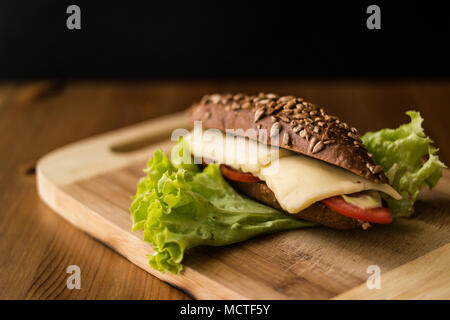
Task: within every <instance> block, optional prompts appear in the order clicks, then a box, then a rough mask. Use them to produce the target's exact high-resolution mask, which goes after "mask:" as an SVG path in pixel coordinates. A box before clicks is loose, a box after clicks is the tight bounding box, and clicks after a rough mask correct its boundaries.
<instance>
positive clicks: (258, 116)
mask: <svg viewBox="0 0 450 320" xmlns="http://www.w3.org/2000/svg"><path fill="white" fill-rule="evenodd" d="M263 115H264V109H263V108H260V109H257V110H256V112H255V122H258V121H259V119H261V118H262V116H263Z"/></svg>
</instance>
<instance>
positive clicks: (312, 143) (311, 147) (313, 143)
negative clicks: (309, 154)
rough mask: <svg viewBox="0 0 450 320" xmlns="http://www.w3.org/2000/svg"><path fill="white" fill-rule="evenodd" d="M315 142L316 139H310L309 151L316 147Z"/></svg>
mask: <svg viewBox="0 0 450 320" xmlns="http://www.w3.org/2000/svg"><path fill="white" fill-rule="evenodd" d="M316 142H317V138H316V137H312V138H311V141H310V142H309V151H311V150H312V149H313V148H314V146H315V145H316Z"/></svg>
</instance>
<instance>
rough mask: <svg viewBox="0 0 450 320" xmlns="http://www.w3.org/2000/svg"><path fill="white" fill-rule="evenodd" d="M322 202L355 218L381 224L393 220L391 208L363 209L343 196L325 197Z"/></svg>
mask: <svg viewBox="0 0 450 320" xmlns="http://www.w3.org/2000/svg"><path fill="white" fill-rule="evenodd" d="M321 202H322V203H323V204H325V205H326V206H327V207H329V208H330V209H332V210H334V211H336V212H339V213H340V214H342V215H344V216H347V217H350V218H353V219H359V220H363V221H368V222H374V223H381V224H386V223H391V222H392V217H391V210H390V209H389V208H385V207H379V208H372V209H362V208H359V207H357V206H354V205H352V204H350V203H348V202H346V201H345V200H344V199H343V198H342V197H341V196H336V197H331V198H328V199H324V200H322V201H321Z"/></svg>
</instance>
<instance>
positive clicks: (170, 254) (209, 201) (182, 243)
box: [130, 140, 315, 273]
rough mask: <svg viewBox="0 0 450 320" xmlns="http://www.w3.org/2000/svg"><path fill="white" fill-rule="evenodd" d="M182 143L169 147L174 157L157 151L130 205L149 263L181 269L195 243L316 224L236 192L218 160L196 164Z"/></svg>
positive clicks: (240, 238)
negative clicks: (146, 245)
mask: <svg viewBox="0 0 450 320" xmlns="http://www.w3.org/2000/svg"><path fill="white" fill-rule="evenodd" d="M182 144H183V140H181V141H180V142H178V144H177V145H175V147H174V148H173V149H172V152H171V154H172V161H170V160H169V159H168V158H167V156H166V155H165V154H164V153H163V152H162V151H161V150H157V151H155V153H154V156H153V158H152V159H150V160H149V161H148V164H147V168H146V169H145V170H144V171H145V172H146V176H145V177H143V178H141V180H140V181H139V183H138V187H137V192H136V195H135V197H134V201H133V203H132V205H131V208H130V211H131V214H132V217H133V231H134V230H140V229H143V230H144V240H145V241H147V242H149V243H150V244H151V245H152V246H153V250H154V254H153V255H150V256H149V263H150V266H151V267H153V268H154V269H157V270H159V271H161V272H166V271H170V272H173V273H179V272H180V271H181V269H182V264H181V263H182V260H183V256H184V253H185V251H186V250H187V249H189V248H192V247H195V246H200V245H209V246H222V245H228V244H231V243H235V242H239V241H244V240H246V239H249V238H251V237H254V236H257V235H261V234H267V233H271V232H275V231H279V230H286V229H294V228H302V227H310V226H314V225H315V224H314V223H311V222H307V221H302V220H299V219H295V218H293V217H290V216H289V215H287V214H285V213H283V212H280V211H278V210H275V209H273V208H271V207H268V206H265V205H263V204H260V203H258V202H256V201H253V200H251V199H249V198H247V197H244V196H242V195H240V194H238V193H237V192H236V191H234V189H233V188H232V187H231V186H230V185H228V183H227V182H226V181H225V180H224V179H223V177H222V175H221V173H220V169H219V165H218V164H210V165H208V166H207V167H206V168H205V169H204V170H200V169H199V167H198V166H197V165H195V164H193V163H192V161H191V158H190V155H189V156H188V155H186V154H184V152H183V150H186V149H184V148H183V145H182ZM187 160H189V161H187Z"/></svg>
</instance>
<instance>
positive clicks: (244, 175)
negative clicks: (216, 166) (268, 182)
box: [220, 164, 261, 182]
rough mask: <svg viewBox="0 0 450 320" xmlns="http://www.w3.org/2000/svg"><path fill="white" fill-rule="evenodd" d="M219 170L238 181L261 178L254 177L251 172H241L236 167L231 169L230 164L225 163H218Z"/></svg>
mask: <svg viewBox="0 0 450 320" xmlns="http://www.w3.org/2000/svg"><path fill="white" fill-rule="evenodd" d="M220 172H222V175H223V176H225V177H226V178H228V179H230V180H234V181H239V182H260V181H261V180H260V179H259V178H258V177H255V176H254V175H252V174H251V173H248V172H242V171H239V170H236V169H233V168H232V167H230V166H227V165H225V164H221V165H220Z"/></svg>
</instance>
